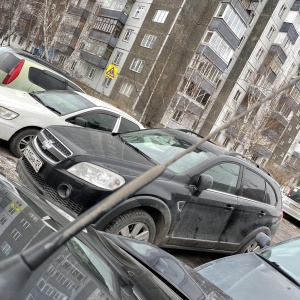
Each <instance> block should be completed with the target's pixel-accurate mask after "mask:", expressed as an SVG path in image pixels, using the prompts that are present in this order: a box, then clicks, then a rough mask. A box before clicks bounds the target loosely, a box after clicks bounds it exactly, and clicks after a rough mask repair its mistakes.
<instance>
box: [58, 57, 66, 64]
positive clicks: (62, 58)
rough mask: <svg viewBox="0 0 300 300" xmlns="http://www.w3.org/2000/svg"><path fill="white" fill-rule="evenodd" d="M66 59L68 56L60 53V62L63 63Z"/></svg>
mask: <svg viewBox="0 0 300 300" xmlns="http://www.w3.org/2000/svg"><path fill="white" fill-rule="evenodd" d="M65 60H66V57H65V56H64V55H60V56H59V58H58V63H59V64H61V65H63V64H64V62H65Z"/></svg>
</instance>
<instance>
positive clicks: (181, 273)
mask: <svg viewBox="0 0 300 300" xmlns="http://www.w3.org/2000/svg"><path fill="white" fill-rule="evenodd" d="M0 199H1V205H0V224H1V225H0V229H1V230H0V282H1V283H0V294H1V299H3V300H4V299H5V300H10V299H13V300H15V299H18V300H19V299H20V300H21V299H26V300H35V299H36V300H39V299H58V300H66V299H74V300H76V299H78V300H82V299H99V300H100V299H126V300H129V299H130V300H131V299H132V300H138V299H147V300H151V299H155V300H157V299H159V300H163V299H170V300H174V299H195V300H196V299H203V300H205V299H216V300H230V299H231V298H230V297H228V296H227V295H226V294H224V293H223V292H222V291H220V290H219V289H218V288H217V287H215V286H214V285H213V284H211V283H210V282H209V281H207V280H205V279H204V278H203V277H202V276H199V275H198V274H197V273H196V272H195V271H194V270H193V269H191V268H187V267H186V266H184V265H183V264H182V263H181V262H179V261H178V260H177V259H176V258H174V257H173V256H171V255H170V254H168V253H166V252H165V251H163V250H161V249H159V248H157V247H155V246H153V245H150V244H148V243H144V242H141V241H137V240H133V239H128V238H124V237H121V236H113V235H111V234H107V233H106V234H105V233H99V232H98V233H96V232H95V230H93V229H92V228H89V227H88V228H87V229H86V230H84V231H82V232H81V233H79V234H77V235H76V236H72V235H71V236H70V237H69V238H68V239H67V242H66V243H65V244H63V245H62V246H60V245H59V243H54V244H55V246H54V245H51V246H50V244H51V243H49V242H48V240H47V238H48V237H49V239H50V240H51V241H53V240H55V239H57V238H58V239H60V240H61V238H62V235H63V234H62V233H61V230H62V229H64V228H66V226H68V225H70V224H69V222H68V220H66V219H65V218H63V217H62V216H61V215H60V214H58V213H57V212H56V210H55V209H54V208H53V205H52V206H49V205H48V204H47V202H46V201H44V199H41V198H38V197H37V196H36V195H34V194H33V193H32V192H31V191H30V190H28V189H27V188H25V187H24V186H22V185H21V184H19V183H17V182H12V181H9V180H8V179H6V178H5V177H3V176H1V175H0ZM54 207H55V206H54ZM74 223H76V221H75V222H74ZM59 236H60V237H59ZM65 236H66V235H64V237H65ZM45 244H47V245H46V246H45ZM49 246H50V247H52V246H53V247H54V248H55V251H50V252H48V251H47V250H48V249H49ZM37 249H38V251H37ZM46 249H47V250H46ZM21 252H22V254H21V255H20V253H21ZM40 255H41V256H40ZM25 261H26V263H25V264H24V262H25ZM212 296H213V298H212Z"/></svg>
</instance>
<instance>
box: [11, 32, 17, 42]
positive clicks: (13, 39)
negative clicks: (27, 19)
mask: <svg viewBox="0 0 300 300" xmlns="http://www.w3.org/2000/svg"><path fill="white" fill-rule="evenodd" d="M16 38H17V35H16V34H14V35H13V37H12V42H14V41H15V40H16Z"/></svg>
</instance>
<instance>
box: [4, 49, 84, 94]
mask: <svg viewBox="0 0 300 300" xmlns="http://www.w3.org/2000/svg"><path fill="white" fill-rule="evenodd" d="M3 48H4V49H3ZM0 86H5V87H9V88H14V89H18V90H22V91H26V92H32V91H43V90H74V91H78V92H82V93H84V91H83V90H82V89H81V88H80V87H79V86H78V85H76V84H75V83H74V82H73V81H72V80H71V77H70V76H69V75H67V73H66V72H64V71H62V70H60V69H59V68H57V67H55V66H53V65H52V64H50V63H49V62H47V61H44V60H42V59H41V58H39V57H37V56H34V55H31V54H30V53H27V52H24V51H20V50H19V51H18V50H15V49H13V48H10V47H0Z"/></svg>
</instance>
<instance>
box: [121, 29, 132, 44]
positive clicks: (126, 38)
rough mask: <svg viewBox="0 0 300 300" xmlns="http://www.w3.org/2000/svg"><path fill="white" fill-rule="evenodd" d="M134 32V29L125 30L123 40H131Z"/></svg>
mask: <svg viewBox="0 0 300 300" xmlns="http://www.w3.org/2000/svg"><path fill="white" fill-rule="evenodd" d="M132 33H133V30H132V29H127V30H126V31H125V34H124V37H123V41H124V42H129V40H130V37H131V35H132Z"/></svg>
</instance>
